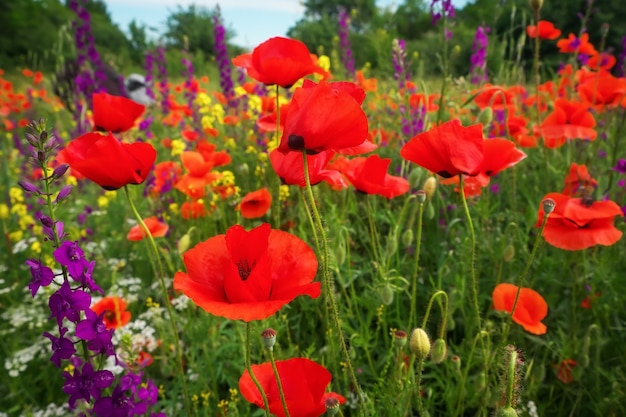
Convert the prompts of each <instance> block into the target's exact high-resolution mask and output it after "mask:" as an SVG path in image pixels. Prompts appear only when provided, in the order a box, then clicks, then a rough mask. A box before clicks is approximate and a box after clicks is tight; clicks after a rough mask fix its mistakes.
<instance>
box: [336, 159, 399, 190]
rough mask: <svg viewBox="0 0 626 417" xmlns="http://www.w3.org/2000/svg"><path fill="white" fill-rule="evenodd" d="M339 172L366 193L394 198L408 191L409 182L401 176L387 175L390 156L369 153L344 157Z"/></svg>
mask: <svg viewBox="0 0 626 417" xmlns="http://www.w3.org/2000/svg"><path fill="white" fill-rule="evenodd" d="M344 161H345V162H344V163H343V164H340V165H341V166H343V168H342V169H341V172H342V173H343V174H344V175H345V176H346V178H348V181H350V182H351V183H352V185H353V186H354V188H356V189H357V190H359V191H362V192H364V193H367V194H378V195H382V196H383V197H386V198H394V197H397V196H399V195H402V194H404V193H406V192H407V191H409V182H408V181H407V180H406V179H404V178H402V177H395V176H393V175H389V174H388V173H387V170H388V169H389V164H391V159H390V158H381V157H380V156H378V155H371V156H369V157H367V158H363V157H362V158H353V159H345V160H344Z"/></svg>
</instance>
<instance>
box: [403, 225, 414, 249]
mask: <svg viewBox="0 0 626 417" xmlns="http://www.w3.org/2000/svg"><path fill="white" fill-rule="evenodd" d="M401 239H402V245H403V246H404V247H405V248H406V247H409V246H411V243H413V229H406V230H405V231H404V233H402V238H401Z"/></svg>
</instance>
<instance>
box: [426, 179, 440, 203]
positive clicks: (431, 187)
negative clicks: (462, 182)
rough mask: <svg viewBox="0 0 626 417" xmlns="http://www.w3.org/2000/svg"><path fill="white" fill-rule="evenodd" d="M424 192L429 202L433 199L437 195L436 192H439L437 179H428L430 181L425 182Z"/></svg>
mask: <svg viewBox="0 0 626 417" xmlns="http://www.w3.org/2000/svg"><path fill="white" fill-rule="evenodd" d="M423 190H424V192H425V193H426V197H427V198H428V199H429V200H430V199H431V198H433V195H435V191H436V190H437V178H435V177H428V179H426V181H425V182H424V187H423Z"/></svg>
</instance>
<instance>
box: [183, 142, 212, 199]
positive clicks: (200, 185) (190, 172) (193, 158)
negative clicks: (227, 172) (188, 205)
mask: <svg viewBox="0 0 626 417" xmlns="http://www.w3.org/2000/svg"><path fill="white" fill-rule="evenodd" d="M180 158H181V161H182V162H183V166H184V167H185V168H186V169H187V172H186V173H185V174H184V175H183V176H181V177H180V179H179V180H178V181H177V182H176V184H175V185H174V187H175V188H176V189H177V190H178V191H180V192H182V193H184V194H185V195H187V196H189V197H192V198H202V197H204V196H205V195H206V188H207V186H208V185H210V184H211V183H212V182H213V181H215V180H216V179H218V178H220V176H221V174H220V173H219V172H214V171H213V167H214V165H213V161H212V160H211V159H209V160H207V159H205V158H204V156H203V154H201V153H200V152H195V151H185V152H183V153H182V155H181V156H180Z"/></svg>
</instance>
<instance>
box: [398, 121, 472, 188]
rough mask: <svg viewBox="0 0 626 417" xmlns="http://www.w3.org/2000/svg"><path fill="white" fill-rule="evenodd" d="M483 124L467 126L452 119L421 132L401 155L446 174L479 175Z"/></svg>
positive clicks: (438, 172)
mask: <svg viewBox="0 0 626 417" xmlns="http://www.w3.org/2000/svg"><path fill="white" fill-rule="evenodd" d="M483 143H484V139H483V127H482V125H480V124H476V125H471V126H468V127H464V126H462V125H461V122H460V121H459V120H451V121H449V122H446V123H443V124H442V125H440V126H436V127H434V128H432V129H430V130H428V131H426V132H424V133H420V134H418V135H417V136H415V137H413V138H412V139H411V140H410V141H409V142H407V143H406V144H405V145H404V146H403V147H402V149H401V150H400V155H402V157H403V158H404V159H406V160H408V161H411V162H414V163H416V164H417V165H420V166H422V167H424V168H426V169H428V170H429V171H432V172H436V173H437V174H439V175H440V176H442V177H444V178H450V177H454V176H456V175H460V174H466V175H470V176H471V175H476V174H478V173H479V172H480V167H481V165H482V163H483Z"/></svg>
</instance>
